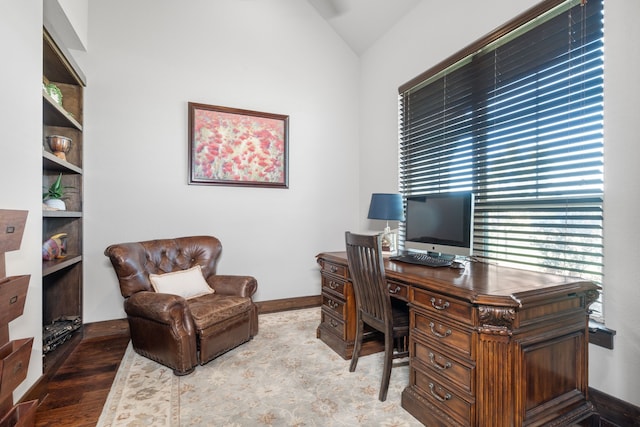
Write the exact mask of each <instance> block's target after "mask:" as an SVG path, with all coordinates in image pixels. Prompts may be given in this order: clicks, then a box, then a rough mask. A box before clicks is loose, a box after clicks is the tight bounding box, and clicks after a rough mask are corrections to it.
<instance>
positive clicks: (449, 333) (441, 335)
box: [429, 322, 452, 338]
mask: <svg viewBox="0 0 640 427" xmlns="http://www.w3.org/2000/svg"><path fill="white" fill-rule="evenodd" d="M429 327H430V328H431V333H432V334H433V335H435V336H437V337H438V338H446V337H448V336H449V335H451V333H452V332H451V329H447V330H446V331H445V333H444V334H441V333H440V332H438V331H436V329H435V327H436V325H435V324H434V323H433V322H429Z"/></svg>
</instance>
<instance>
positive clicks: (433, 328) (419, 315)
mask: <svg viewBox="0 0 640 427" xmlns="http://www.w3.org/2000/svg"><path fill="white" fill-rule="evenodd" d="M411 317H412V319H411V325H412V326H413V329H412V331H411V333H412V334H413V333H421V334H422V336H424V337H425V338H426V339H427V342H431V343H433V344H434V345H435V346H436V347H439V346H443V345H444V346H446V347H447V348H449V349H451V350H453V351H455V352H458V353H460V354H462V355H463V356H464V357H467V358H471V357H472V353H471V349H472V346H471V343H472V339H473V332H472V331H471V330H464V329H462V328H461V327H458V326H454V325H452V324H449V323H447V322H446V321H442V320H439V319H438V318H437V316H431V315H429V314H428V313H426V312H424V313H423V312H422V311H419V310H416V309H412V310H411Z"/></svg>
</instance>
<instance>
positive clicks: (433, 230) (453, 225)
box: [404, 192, 474, 256]
mask: <svg viewBox="0 0 640 427" xmlns="http://www.w3.org/2000/svg"><path fill="white" fill-rule="evenodd" d="M473 205H474V197H473V193H471V192H456V193H439V194H429V195H423V196H409V197H407V211H406V222H405V225H406V228H405V240H404V247H405V249H406V250H409V251H411V250H413V251H422V252H429V253H431V254H435V255H440V256H442V255H452V256H453V255H460V256H471V255H472V253H473Z"/></svg>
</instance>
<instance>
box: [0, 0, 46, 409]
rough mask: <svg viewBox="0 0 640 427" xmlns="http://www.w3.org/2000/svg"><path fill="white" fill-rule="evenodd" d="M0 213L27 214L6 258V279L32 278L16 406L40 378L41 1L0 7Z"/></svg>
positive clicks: (15, 333)
mask: <svg viewBox="0 0 640 427" xmlns="http://www.w3.org/2000/svg"><path fill="white" fill-rule="evenodd" d="M0 52H2V59H3V66H2V67H0V81H2V82H3V85H2V96H0V111H1V112H2V113H1V114H0V123H1V124H2V139H1V142H0V153H1V154H0V182H2V203H0V209H12V210H13V209H18V210H27V211H29V214H28V217H27V224H26V226H25V230H24V235H23V237H22V244H21V246H20V249H19V250H17V251H12V252H8V253H7V254H6V269H7V270H6V271H7V276H20V275H24V274H30V275H31V278H30V280H29V289H28V291H27V300H26V304H25V308H24V314H23V315H22V316H20V317H18V318H17V319H15V320H14V321H12V322H11V323H10V324H9V335H10V339H12V340H13V339H21V338H28V337H33V338H34V339H33V348H32V351H31V360H30V362H29V371H28V373H27V378H26V380H25V381H23V382H22V383H21V384H20V386H19V387H18V388H16V390H15V392H14V397H15V400H17V399H18V398H19V397H20V396H22V395H23V394H24V392H26V390H27V389H28V387H30V386H31V385H32V384H33V383H34V382H35V381H36V380H37V379H38V378H39V377H40V375H41V374H42V358H41V355H42V344H41V343H42V291H41V288H42V276H41V274H42V255H41V247H42V241H41V240H40V239H41V236H42V204H41V203H42V200H41V197H42V192H41V189H42V178H41V176H42V145H41V143H40V142H39V141H42V131H41V129H42V85H41V84H42V83H41V82H42V0H11V1H0Z"/></svg>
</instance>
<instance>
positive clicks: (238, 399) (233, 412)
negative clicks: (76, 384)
mask: <svg viewBox="0 0 640 427" xmlns="http://www.w3.org/2000/svg"><path fill="white" fill-rule="evenodd" d="M319 321H320V309H319V308H311V309H305V310H296V311H288V312H284V313H274V314H263V315H260V317H259V322H260V332H259V333H258V335H257V336H256V337H255V338H254V339H253V340H252V341H250V342H248V343H246V344H244V345H242V346H240V347H238V348H236V349H234V350H232V351H230V352H228V353H226V354H224V355H222V356H220V357H218V358H217V359H215V360H213V361H211V362H209V363H208V364H207V365H205V366H198V367H197V368H196V370H195V372H194V373H192V374H191V375H187V376H183V377H176V376H174V375H173V373H172V371H171V369H169V368H166V367H164V366H162V365H160V364H158V363H155V362H153V361H151V360H148V359H145V358H143V357H142V356H139V355H138V354H136V353H135V352H134V351H133V350H132V348H131V346H129V348H128V349H127V351H126V353H125V355H124V358H123V360H122V363H121V365H120V368H119V370H118V373H117V375H116V378H115V380H114V383H113V386H112V388H111V391H110V393H109V397H108V398H107V402H106V403H105V406H104V408H103V410H102V415H101V416H100V420H99V422H98V426H99V427H110V426H128V427H136V426H220V427H239V426H293V427H296V426H323V427H330V426H359V425H361V426H385V427H405V426H420V425H421V424H420V423H419V422H418V421H417V420H416V419H415V418H413V417H412V416H411V415H410V414H409V413H408V412H406V411H405V410H404V409H402V407H401V406H400V394H401V392H402V389H403V388H404V387H405V386H406V384H407V383H408V375H409V369H408V366H407V365H406V363H405V364H404V365H403V364H400V365H398V363H401V361H396V362H395V364H394V368H393V370H392V371H391V385H390V386H389V393H388V396H387V400H386V401H385V402H380V401H379V400H378V391H379V387H380V380H381V377H380V375H381V371H382V354H381V353H378V354H375V355H371V356H365V357H361V358H360V360H359V361H358V367H357V369H356V371H355V372H353V373H351V372H349V361H347V360H344V359H342V358H341V357H340V356H338V355H337V354H336V353H335V352H333V351H332V350H331V349H330V348H329V347H328V346H327V345H326V344H324V343H323V342H322V341H320V340H319V339H317V338H316V328H317V326H318V324H319Z"/></svg>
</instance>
